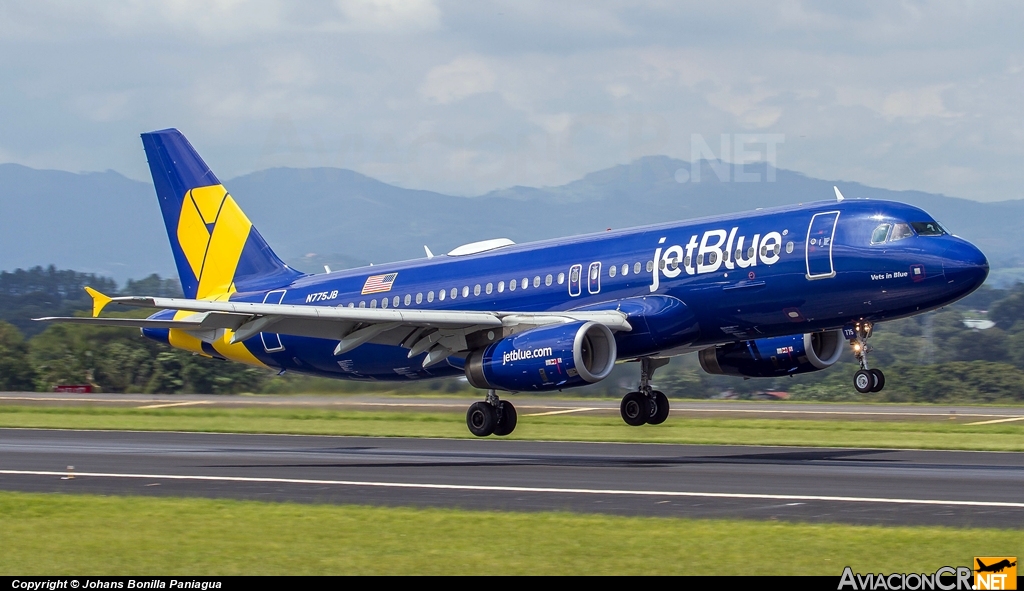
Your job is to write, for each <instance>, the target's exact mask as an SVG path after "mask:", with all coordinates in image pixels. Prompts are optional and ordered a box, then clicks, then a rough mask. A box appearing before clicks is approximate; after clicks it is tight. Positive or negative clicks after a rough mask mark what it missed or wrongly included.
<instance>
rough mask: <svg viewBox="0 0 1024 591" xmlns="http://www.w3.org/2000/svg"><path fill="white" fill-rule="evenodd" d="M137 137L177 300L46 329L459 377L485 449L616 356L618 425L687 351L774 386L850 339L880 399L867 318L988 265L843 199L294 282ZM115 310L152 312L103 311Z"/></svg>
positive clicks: (940, 293) (868, 387) (974, 279)
mask: <svg viewBox="0 0 1024 591" xmlns="http://www.w3.org/2000/svg"><path fill="white" fill-rule="evenodd" d="M142 143H143V146H144V148H145V151H146V156H147V158H148V160H149V167H150V171H151V172H152V176H153V184H154V186H155V189H156V195H157V198H158V201H159V203H160V209H161V212H162V213H163V220H164V223H165V225H166V228H167V235H168V237H169V238H170V243H171V252H172V253H173V255H174V262H175V264H176V266H177V271H178V276H179V278H180V279H181V284H182V289H183V292H184V295H185V297H184V298H162V297H116V298H110V297H107V296H105V295H104V294H101V293H99V292H96V291H94V290H90V294H91V295H92V296H93V300H94V306H93V317H92V318H42V319H40V320H46V321H61V322H73V323H88V324H102V325H113V326H134V327H139V328H141V329H142V333H143V334H144V335H145V336H146V337H149V338H151V339H155V340H157V341H160V342H163V343H167V344H169V345H170V346H172V347H178V348H181V349H185V350H188V351H193V352H195V353H197V354H199V355H205V356H209V357H214V358H220V359H227V360H232V361H237V362H241V363H247V364H250V365H254V366H258V367H267V368H274V369H277V370H281V371H292V372H302V373H306V374H313V375H319V376H327V377H332V378H342V379H352V380H402V381H407V380H420V379H430V378H442V377H453V376H465V377H466V378H467V379H468V381H469V383H470V384H472V385H473V386H474V387H476V388H479V389H480V390H485V391H486V392H487V394H486V397H485V399H484V400H481V401H478V402H475V403H473V404H472V405H471V406H470V407H469V410H468V412H467V415H466V423H467V425H468V427H469V430H470V431H471V432H472V433H473V434H474V435H477V436H481V437H484V436H488V435H492V434H493V435H508V434H510V433H512V431H513V430H514V429H515V427H516V422H517V415H516V410H515V407H514V406H513V405H512V404H511V403H510V402H509V401H508V400H504V399H502V398H500V397H499V395H498V392H507V393H515V392H545V391H556V390H563V389H567V388H573V387H577V386H585V385H587V384H593V383H595V382H599V381H601V380H603V379H605V378H606V377H607V376H608V375H609V373H610V372H611V371H612V368H613V366H614V365H615V364H616V363H617V362H628V361H633V362H638V363H637V365H638V368H639V386H638V388H637V389H636V390H635V391H632V392H629V393H626V394H625V395H624V396H623V398H622V403H621V405H620V411H621V415H622V419H623V420H624V421H625V422H626V423H627V424H629V425H633V426H640V425H644V424H650V425H656V424H659V423H662V422H664V421H665V419H666V418H667V417H668V415H669V401H668V399H667V397H666V396H665V394H663V393H662V392H659V391H657V390H655V389H654V388H653V387H652V382H651V379H652V376H653V374H654V372H655V370H656V369H657V368H659V367H661V366H663V365H665V364H666V363H668V362H669V359H670V358H672V357H674V356H677V355H682V354H686V353H691V352H696V353H697V355H698V356H699V359H700V364H701V366H702V367H703V369H704V370H705V371H707V372H710V373H713V374H726V375H735V376H742V377H750V378H757V377H778V376H787V375H793V374H799V373H805V372H812V371H819V370H823V369H826V368H828V367H829V366H831V365H833V364H834V363H836V361H838V360H839V358H840V355H841V354H842V353H843V350H844V348H845V346H846V342H847V341H849V342H850V343H851V345H852V347H853V350H854V353H855V355H856V357H857V359H858V361H859V363H860V369H859V370H858V371H857V372H856V374H855V375H854V376H853V382H854V384H853V385H854V387H855V388H856V390H857V391H859V392H863V393H867V392H872V391H879V390H881V389H882V388H883V387H884V385H885V376H884V374H883V373H882V372H881V371H880V370H879V369H877V368H872V367H870V366H869V364H868V352H869V351H870V348H869V347H868V339H869V338H870V336H871V332H872V328H873V326H874V325H875V324H876V323H878V322H882V321H886V320H893V319H897V318H904V317H907V316H913V315H915V314H922V313H924V312H928V311H930V310H935V309H937V308H940V307H942V306H945V305H947V304H949V303H951V302H953V301H955V300H958V299H960V298H962V297H964V296H966V295H967V294H969V293H971V292H972V291H974V290H975V289H977V288H978V287H979V286H980V285H981V284H982V283H983V282H984V281H985V278H986V277H987V275H988V271H989V265H988V261H987V260H986V258H985V255H984V254H982V252H981V251H980V250H978V249H977V248H976V247H975V246H974V245H972V244H970V243H969V242H967V241H966V240H963V239H961V238H958V237H956V236H952V235H950V234H949V232H947V231H946V230H945V229H944V228H943V226H942V225H940V224H939V223H938V222H937V221H936V220H935V219H933V218H932V216H930V215H929V214H927V213H926V212H924V211H923V210H921V209H919V208H916V207H912V206H909V205H905V204H902V203H896V202H888V201H872V200H858V199H843V197H842V194H841V193H840V191H839V189H838V188H837V189H835V199H831V197H832V196H831V195H830V196H829V199H828V200H826V201H820V202H815V203H807V204H803V205H794V206H788V207H778V208H771V209H767V208H766V209H763V210H758V211H755V212H749V213H740V214H734V215H724V216H715V217H708V218H702V219H696V220H690V221H683V222H671V223H662V224H656V225H651V226H644V227H639V228H631V229H626V230H618V231H608V232H601V233H596V234H588V235H582V236H574V237H570V238H563V239H556V240H546V241H541V242H532V243H528V244H514V243H513V242H512V241H511V240H508V239H501V238H499V239H494V240H486V241H483V242H475V243H472V244H466V245H464V246H460V247H458V248H456V249H454V250H452V251H451V252H449V253H447V254H446V255H438V256H433V255H430V253H429V251H427V253H428V256H427V257H426V258H422V259H418V260H410V261H404V262H398V263H391V264H386V265H373V266H370V267H362V268H357V269H349V270H344V271H337V272H327V273H323V274H306V273H301V272H299V271H297V270H295V269H292V268H291V267H289V266H288V265H286V264H285V263H284V262H283V261H282V260H281V259H280V258H279V257H278V256H277V255H276V254H275V253H274V251H273V250H272V249H271V248H270V246H269V245H268V244H267V242H266V241H265V240H264V239H263V237H262V236H261V235H260V233H259V232H258V231H257V230H256V228H255V226H253V224H252V223H251V222H250V221H249V219H248V218H247V217H246V215H245V214H244V213H243V212H242V210H241V208H240V207H239V206H238V204H237V203H236V202H235V200H234V198H233V197H232V196H231V195H230V194H229V193H228V192H227V190H226V189H225V187H224V186H223V185H222V184H221V182H220V181H219V180H218V179H217V177H216V176H214V174H213V172H212V171H211V170H210V168H209V167H208V166H207V165H206V163H205V162H204V161H203V160H202V158H201V157H200V156H199V154H198V153H197V152H196V151H195V150H194V149H193V147H192V145H191V144H189V142H188V141H187V140H186V139H185V137H184V136H183V135H182V134H181V133H180V132H178V131H177V130H175V129H166V130H162V131H154V132H151V133H145V134H143V135H142ZM289 198H292V197H291V196H289ZM282 207H286V205H285V204H284V203H283V202H282ZM110 302H116V303H118V304H123V305H127V306H139V307H144V308H154V309H158V311H157V312H156V313H154V314H152V315H151V316H150V317H149V318H147V319H124V318H108V317H102V316H100V313H101V311H102V310H103V308H104V306H106V305H107V304H108V303H110Z"/></svg>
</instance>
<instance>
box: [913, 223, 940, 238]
mask: <svg viewBox="0 0 1024 591" xmlns="http://www.w3.org/2000/svg"><path fill="white" fill-rule="evenodd" d="M910 225H911V226H913V228H914V231H916V232H917V235H918V236H942V235H943V234H946V229H945V228H943V227H942V226H940V225H939V223H938V222H910Z"/></svg>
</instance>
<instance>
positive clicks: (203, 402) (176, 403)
mask: <svg viewBox="0 0 1024 591" xmlns="http://www.w3.org/2000/svg"><path fill="white" fill-rule="evenodd" d="M197 404H213V403H212V402H207V401H205V400H196V401H194V402H172V403H170V404H150V405H148V406H136V407H135V408H136V409H141V408H168V407H171V406H195V405H197Z"/></svg>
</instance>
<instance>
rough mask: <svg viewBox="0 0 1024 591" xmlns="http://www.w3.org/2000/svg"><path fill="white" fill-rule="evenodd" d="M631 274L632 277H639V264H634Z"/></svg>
mask: <svg viewBox="0 0 1024 591" xmlns="http://www.w3.org/2000/svg"><path fill="white" fill-rule="evenodd" d="M633 274H634V275H639V274H640V263H636V264H634V265H633Z"/></svg>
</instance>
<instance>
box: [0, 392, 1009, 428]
mask: <svg viewBox="0 0 1024 591" xmlns="http://www.w3.org/2000/svg"><path fill="white" fill-rule="evenodd" d="M510 400H511V401H512V402H513V403H514V404H515V405H516V409H517V410H518V411H519V413H520V415H522V416H541V415H556V414H576V413H583V414H587V415H605V416H618V414H619V402H620V401H619V400H618V399H607V398H593V399H588V398H561V399H560V398H556V397H552V396H512V397H511V398H510ZM473 402H474V399H472V398H468V397H454V396H448V397H427V396H402V395H393V394H392V395H382V394H345V395H321V396H314V395H202V394H176V395H173V396H168V395H156V394H67V393H53V392H0V405H17V406H98V407H120V408H137V409H156V408H247V407H263V408H270V407H278V408H315V409H323V410H375V411H379V410H389V411H411V412H455V413H464V412H466V409H467V408H469V405H470V404H472V403H473ZM672 416H673V417H680V416H690V417H730V418H784V419H806V420H827V419H840V420H871V421H918V420H921V421H935V420H941V421H947V420H956V421H958V422H962V423H970V422H981V421H991V422H996V421H998V422H1016V421H1021V420H1024V407H1019V406H992V405H988V406H982V405H977V406H970V405H947V404H929V405H922V404H835V403H793V402H779V401H747V400H685V399H683V400H681V399H673V400H672Z"/></svg>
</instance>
